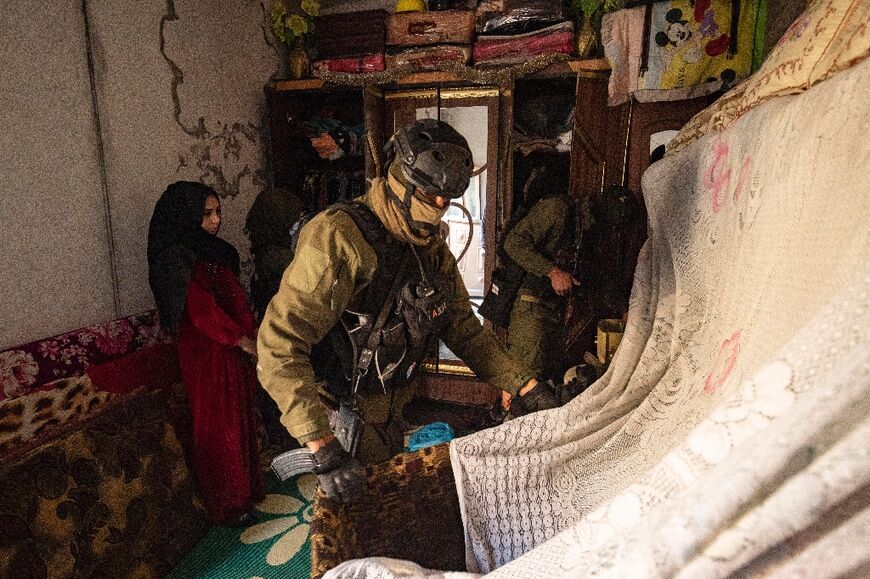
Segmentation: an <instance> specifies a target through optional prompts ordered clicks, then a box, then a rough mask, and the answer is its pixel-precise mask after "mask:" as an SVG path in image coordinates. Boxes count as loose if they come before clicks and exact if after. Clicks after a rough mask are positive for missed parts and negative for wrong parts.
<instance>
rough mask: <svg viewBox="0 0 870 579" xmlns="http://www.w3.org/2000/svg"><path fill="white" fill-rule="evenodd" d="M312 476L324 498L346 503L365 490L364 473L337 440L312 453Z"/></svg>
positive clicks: (356, 461) (357, 462) (363, 469)
mask: <svg viewBox="0 0 870 579" xmlns="http://www.w3.org/2000/svg"><path fill="white" fill-rule="evenodd" d="M314 461H315V462H316V463H317V464H316V466H315V467H314V474H316V475H317V480H318V481H319V482H320V488H322V489H323V492H324V493H326V496H327V497H329V498H331V499H333V500H336V501H339V502H342V503H348V502H350V501H352V500H354V499H356V498H358V497H359V496H360V495H362V493H363V491H364V490H365V488H366V472H365V468H363V467H362V466H361V465H360V463H359V461H358V460H357V459H355V458H352V457H351V456H350V454H348V453H347V451H346V450H344V448H342V446H341V443H340V442H338V440H337V439H333V440H332V441H330V442H329V443H327V444H326V445H325V446H323V447H321V448H320V450H318V451H317V452H315V453H314Z"/></svg>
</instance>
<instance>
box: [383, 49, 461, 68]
mask: <svg viewBox="0 0 870 579" xmlns="http://www.w3.org/2000/svg"><path fill="white" fill-rule="evenodd" d="M386 61H387V68H388V69H392V68H400V67H403V66H411V67H413V68H417V69H420V70H426V69H431V68H434V67H436V66H437V65H439V64H442V63H445V62H455V63H457V64H468V63H469V62H470V61H471V46H470V45H461V44H436V45H433V46H419V47H411V48H398V47H397V48H389V49H387V57H386Z"/></svg>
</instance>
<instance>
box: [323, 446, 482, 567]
mask: <svg viewBox="0 0 870 579" xmlns="http://www.w3.org/2000/svg"><path fill="white" fill-rule="evenodd" d="M366 475H367V482H368V487H367V489H366V492H365V494H364V495H363V497H362V498H360V499H359V500H357V501H354V502H352V503H350V504H347V505H342V504H340V503H336V502H334V501H331V500H329V499H328V498H326V496H325V495H323V493H322V492H321V491H318V493H317V495H316V496H315V498H314V517H313V519H312V521H311V577H312V578H319V577H322V576H323V574H324V573H326V572H327V571H328V570H329V569H332V568H333V567H335V566H336V565H338V564H339V563H341V562H343V561H347V560H349V559H355V558H359V557H374V556H382V557H394V558H397V559H408V560H412V561H416V562H417V563H419V564H420V565H422V566H424V567H430V568H439V569H447V570H456V571H461V570H464V569H465V541H464V535H463V531H462V519H461V516H460V513H459V499H458V498H457V495H456V485H455V483H454V480H453V471H452V469H451V467H450V451H449V446H448V445H446V444H442V445H440V446H434V447H429V448H424V449H421V450H418V451H416V452H409V453H404V454H400V455H398V456H396V457H395V458H393V459H391V460H389V461H387V462H384V463H381V464H376V465H369V466H368V467H366Z"/></svg>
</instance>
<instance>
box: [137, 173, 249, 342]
mask: <svg viewBox="0 0 870 579" xmlns="http://www.w3.org/2000/svg"><path fill="white" fill-rule="evenodd" d="M209 195H213V196H215V197H217V196H218V194H217V193H216V192H215V190H214V189H212V188H211V187H208V186H206V185H203V184H202V183H196V182H193V181H177V182H175V183H173V184H172V185H170V186H169V187H167V188H166V191H164V192H163V195H161V196H160V199H158V200H157V205H155V206H154V214H153V215H152V216H151V223H150V224H149V226H148V283H149V284H150V285H151V291H152V292H153V293H154V301H156V302H157V310H158V311H159V312H160V326H161V327H162V328H163V329H165V330H167V331H169V332H173V333H174V332H175V330H176V329H177V328H178V324H179V322H181V317H182V315H183V313H184V305H185V302H186V300H187V284H188V283H189V282H190V275H191V273H192V272H193V266H194V264H195V263H196V261H197V260H200V259H201V260H205V261H210V262H213V263H218V264H220V265H224V266H226V267H228V268H229V269H231V270H232V271H233V273H235V274H236V275H238V274H239V253H238V252H237V251H236V248H234V247H233V246H232V245H230V244H229V243H227V242H226V241H224V240H223V239H221V238H219V237H218V236H217V235H212V234H210V233H208V232H207V231H205V230H204V229H203V228H202V218H203V212H204V210H205V201H206V199H207V198H208V196H209Z"/></svg>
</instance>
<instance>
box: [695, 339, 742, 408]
mask: <svg viewBox="0 0 870 579" xmlns="http://www.w3.org/2000/svg"><path fill="white" fill-rule="evenodd" d="M739 353H740V330H737V331H736V332H734V333H733V334H731V337H730V338H728V339H726V340H725V341H724V342H722V347H721V348H719V354H718V355H717V356H716V360H715V362H714V363H713V371H712V372H710V374H709V375H708V376H707V380H706V381H705V382H704V392H710V393H713V392H715V391H716V389H717V388H719V387H720V386H721V385H722V384H724V383H725V380H727V379H728V376H730V375H731V371H732V370H734V364H735V363H736V362H737V355H738V354H739Z"/></svg>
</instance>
